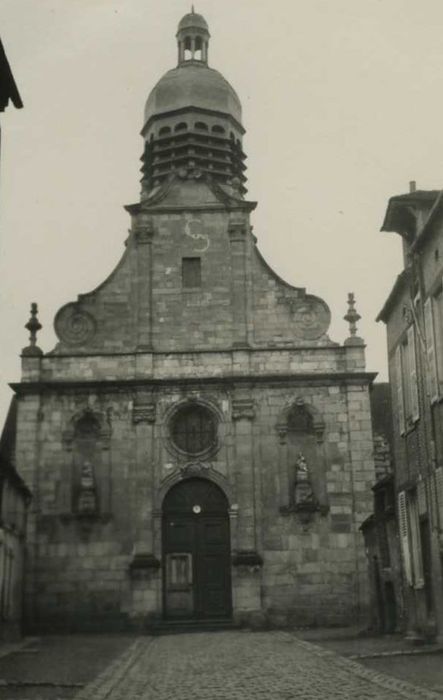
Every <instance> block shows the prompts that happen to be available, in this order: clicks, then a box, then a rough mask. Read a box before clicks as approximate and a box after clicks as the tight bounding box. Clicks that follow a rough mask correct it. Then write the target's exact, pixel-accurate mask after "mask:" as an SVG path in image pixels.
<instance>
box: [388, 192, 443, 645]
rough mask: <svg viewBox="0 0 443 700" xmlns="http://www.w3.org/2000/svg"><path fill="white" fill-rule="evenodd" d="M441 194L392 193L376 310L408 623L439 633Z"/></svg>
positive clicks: (427, 633) (412, 629) (414, 631)
mask: <svg viewBox="0 0 443 700" xmlns="http://www.w3.org/2000/svg"><path fill="white" fill-rule="evenodd" d="M442 205H443V193H442V192H441V191H437V190H436V191H423V190H416V188H415V183H411V190H410V192H409V193H407V194H403V195H398V196H396V197H391V199H390V200H389V203H388V208H387V211H386V216H385V220H384V223H383V228H382V230H383V231H392V232H395V233H398V234H399V235H400V237H401V239H402V246H403V260H404V269H403V271H402V272H401V273H400V274H399V276H398V277H397V280H396V282H395V284H394V287H393V289H392V291H391V293H390V295H389V297H388V299H387V300H386V303H385V305H384V307H383V309H382V311H381V312H380V314H379V317H378V319H379V320H382V321H383V322H384V323H385V324H386V328H387V342H388V356H389V377H390V383H391V388H392V399H393V410H394V415H395V421H394V441H393V444H394V453H395V494H396V511H397V520H398V527H399V534H400V544H401V551H402V562H403V574H404V587H405V607H406V612H407V629H408V634H409V636H411V637H416V636H418V637H419V638H423V637H434V636H435V635H438V636H439V637H440V638H441V637H442V635H443V587H442V583H443V582H442V543H443V539H442V530H443V404H442V399H443V290H442V279H443V206H442Z"/></svg>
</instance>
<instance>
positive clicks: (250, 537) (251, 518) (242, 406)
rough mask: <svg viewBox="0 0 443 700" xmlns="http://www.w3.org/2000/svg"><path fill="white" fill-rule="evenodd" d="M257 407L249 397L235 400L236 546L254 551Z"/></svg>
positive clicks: (240, 549) (239, 548) (233, 402)
mask: <svg viewBox="0 0 443 700" xmlns="http://www.w3.org/2000/svg"><path fill="white" fill-rule="evenodd" d="M254 418H255V410H254V404H253V401H252V399H251V398H250V397H249V396H236V397H235V398H234V399H233V400H232V420H233V422H234V433H235V462H236V464H235V470H236V484H237V494H238V507H239V509H238V519H237V546H238V553H239V554H240V553H242V552H245V553H246V552H247V553H251V552H255V548H256V533H255V496H254V492H255V483H254V445H253V431H252V421H253V420H254Z"/></svg>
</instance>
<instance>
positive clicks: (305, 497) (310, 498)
mask: <svg viewBox="0 0 443 700" xmlns="http://www.w3.org/2000/svg"><path fill="white" fill-rule="evenodd" d="M315 502H316V498H315V496H314V492H313V490H312V486H311V480H310V478H309V470H308V465H307V463H306V459H305V458H304V456H303V454H302V453H301V452H300V455H299V457H298V460H297V462H296V464H295V484H294V504H295V505H296V506H299V505H305V504H307V503H315Z"/></svg>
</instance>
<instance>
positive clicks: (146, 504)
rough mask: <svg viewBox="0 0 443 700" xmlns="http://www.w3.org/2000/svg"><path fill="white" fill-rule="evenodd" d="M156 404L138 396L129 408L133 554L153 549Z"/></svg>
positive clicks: (140, 555) (147, 554)
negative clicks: (133, 446)
mask: <svg viewBox="0 0 443 700" xmlns="http://www.w3.org/2000/svg"><path fill="white" fill-rule="evenodd" d="M155 418H156V406H155V403H154V401H153V400H152V397H151V396H148V395H143V396H137V397H136V399H135V401H134V404H133V408H132V422H133V424H134V427H135V441H136V470H135V478H134V486H135V491H134V511H135V513H136V528H135V541H134V545H135V556H136V557H143V558H144V559H146V557H149V556H151V555H152V552H153V538H152V513H153V507H154V503H153V493H154V455H153V451H154V424H155Z"/></svg>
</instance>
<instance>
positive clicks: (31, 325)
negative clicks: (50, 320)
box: [22, 302, 43, 355]
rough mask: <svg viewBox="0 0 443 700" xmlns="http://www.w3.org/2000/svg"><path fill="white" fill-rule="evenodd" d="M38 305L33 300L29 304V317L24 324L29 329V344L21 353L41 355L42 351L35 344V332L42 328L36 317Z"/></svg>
mask: <svg viewBox="0 0 443 700" xmlns="http://www.w3.org/2000/svg"><path fill="white" fill-rule="evenodd" d="M37 313H38V307H37V304H36V303H35V302H33V303H32V304H31V318H30V319H29V321H28V323H27V324H26V325H25V328H26V329H27V330H28V331H29V345H28V346H27V347H26V348H24V349H23V351H22V354H23V355H43V351H42V350H41V349H40V348H39V347H38V345H37V333H38V331H39V330H40V329H41V328H42V324H41V323H40V321H39V320H38V318H37Z"/></svg>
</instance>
